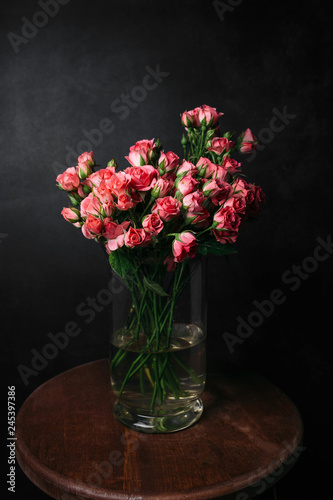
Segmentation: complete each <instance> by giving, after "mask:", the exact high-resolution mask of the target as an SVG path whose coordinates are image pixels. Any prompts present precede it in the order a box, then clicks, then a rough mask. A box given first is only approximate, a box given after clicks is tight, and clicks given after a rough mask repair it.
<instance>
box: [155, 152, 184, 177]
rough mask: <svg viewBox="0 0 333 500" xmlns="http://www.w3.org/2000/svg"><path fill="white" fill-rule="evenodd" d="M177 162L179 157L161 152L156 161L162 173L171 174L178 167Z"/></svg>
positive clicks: (171, 153)
mask: <svg viewBox="0 0 333 500" xmlns="http://www.w3.org/2000/svg"><path fill="white" fill-rule="evenodd" d="M178 162H179V156H177V155H176V154H175V153H173V152H172V151H169V152H168V153H163V152H162V153H161V155H160V157H159V160H158V166H159V167H160V169H161V171H162V172H172V170H174V169H175V168H176V167H177V166H178Z"/></svg>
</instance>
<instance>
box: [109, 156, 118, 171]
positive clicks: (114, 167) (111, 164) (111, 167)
mask: <svg viewBox="0 0 333 500" xmlns="http://www.w3.org/2000/svg"><path fill="white" fill-rule="evenodd" d="M106 168H107V169H109V170H112V173H113V174H114V173H115V171H116V170H117V168H118V165H117V162H116V160H115V159H114V158H112V160H110V161H109V162H108V163H107V166H106Z"/></svg>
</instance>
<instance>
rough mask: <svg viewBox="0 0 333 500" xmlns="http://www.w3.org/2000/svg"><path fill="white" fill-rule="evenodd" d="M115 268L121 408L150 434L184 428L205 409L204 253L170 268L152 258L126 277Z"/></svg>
mask: <svg viewBox="0 0 333 500" xmlns="http://www.w3.org/2000/svg"><path fill="white" fill-rule="evenodd" d="M112 273H113V275H114V279H116V280H117V285H116V286H114V293H113V299H112V331H111V335H110V373H111V385H112V389H113V392H114V394H115V395H116V397H117V399H116V402H115V404H114V408H113V412H114V415H115V417H116V418H117V419H118V420H119V421H120V422H122V423H123V424H124V425H126V426H127V427H129V428H131V429H134V430H136V431H140V432H145V433H167V432H175V431H179V430H181V429H185V428H187V427H189V426H190V425H192V424H194V423H195V422H196V421H197V420H198V419H199V418H200V416H201V414H202V412H203V405H202V401H201V399H200V395H201V394H202V392H203V391H204V387H205V378H206V297H205V288H206V287H205V278H206V270H205V259H204V257H196V258H194V259H186V260H185V261H183V262H181V263H178V264H177V266H176V269H174V270H169V271H168V270H167V267H166V265H165V263H163V262H162V263H159V262H158V260H156V259H155V258H154V257H151V258H150V259H141V260H139V259H138V260H137V261H135V262H134V265H133V263H132V265H131V266H130V268H129V269H128V270H127V273H126V277H124V279H123V278H120V276H119V275H118V274H116V273H115V272H114V271H112Z"/></svg>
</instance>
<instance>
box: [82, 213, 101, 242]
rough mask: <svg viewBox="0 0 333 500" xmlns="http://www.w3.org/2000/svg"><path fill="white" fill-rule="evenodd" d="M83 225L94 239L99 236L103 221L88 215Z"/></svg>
mask: <svg viewBox="0 0 333 500" xmlns="http://www.w3.org/2000/svg"><path fill="white" fill-rule="evenodd" d="M84 225H85V227H86V229H87V230H88V231H89V233H91V234H92V235H93V236H94V237H95V236H97V235H99V234H100V233H101V231H102V229H103V221H102V220H101V219H99V218H98V217H94V216H93V215H88V217H87V218H86V221H85V223H84Z"/></svg>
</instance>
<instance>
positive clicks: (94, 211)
mask: <svg viewBox="0 0 333 500" xmlns="http://www.w3.org/2000/svg"><path fill="white" fill-rule="evenodd" d="M80 211H81V216H82V217H87V216H88V215H97V216H98V215H99V214H100V211H101V203H100V201H99V199H98V198H97V197H96V196H94V195H93V194H92V193H90V194H89V195H88V196H87V197H86V198H85V199H84V200H82V201H81V206H80Z"/></svg>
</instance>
